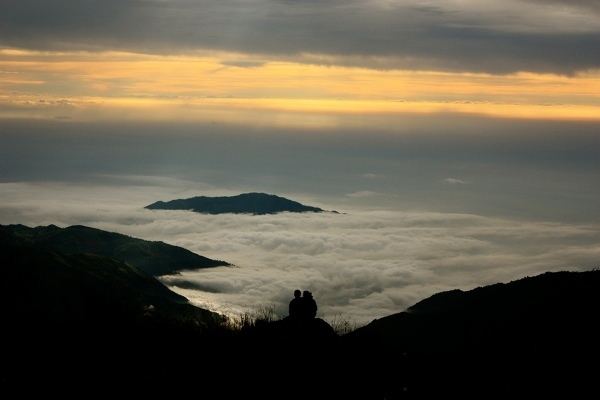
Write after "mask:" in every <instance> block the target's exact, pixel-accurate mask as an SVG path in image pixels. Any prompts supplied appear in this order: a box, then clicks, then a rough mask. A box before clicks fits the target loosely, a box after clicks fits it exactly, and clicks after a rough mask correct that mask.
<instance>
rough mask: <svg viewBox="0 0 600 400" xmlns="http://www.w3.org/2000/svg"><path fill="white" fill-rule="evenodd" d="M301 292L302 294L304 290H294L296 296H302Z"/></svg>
mask: <svg viewBox="0 0 600 400" xmlns="http://www.w3.org/2000/svg"><path fill="white" fill-rule="evenodd" d="M301 294H302V292H300V290H298V289H296V290H294V297H300V295H301Z"/></svg>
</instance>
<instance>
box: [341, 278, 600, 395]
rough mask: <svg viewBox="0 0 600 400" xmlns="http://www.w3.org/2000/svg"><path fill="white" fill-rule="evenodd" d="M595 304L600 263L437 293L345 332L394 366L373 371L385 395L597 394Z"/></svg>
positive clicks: (599, 348) (599, 297) (599, 304)
mask: <svg viewBox="0 0 600 400" xmlns="http://www.w3.org/2000/svg"><path fill="white" fill-rule="evenodd" d="M599 310H600V271H598V270H593V271H587V272H556V273H545V274H542V275H539V276H535V277H527V278H524V279H520V280H517V281H513V282H510V283H507V284H501V283H499V284H494V285H490V286H485V287H479V288H477V289H474V290H470V291H461V290H452V291H448V292H443V293H438V294H436V295H434V296H431V297H430V298H428V299H426V300H423V301H421V302H419V303H417V304H415V305H414V306H412V307H410V308H409V309H408V310H407V311H405V312H401V313H398V314H394V315H390V316H387V317H384V318H381V319H377V320H374V321H373V322H371V323H370V324H368V325H367V326H365V327H362V328H360V329H358V330H356V331H354V332H353V333H351V334H349V335H348V336H347V337H346V338H345V339H346V340H348V341H349V343H353V344H354V345H356V346H358V347H359V348H361V349H363V355H364V356H365V358H367V359H369V360H370V361H371V362H373V363H378V364H380V365H390V364H393V365H395V366H396V367H395V368H392V369H386V368H382V369H379V370H378V374H379V379H380V382H381V385H382V386H384V387H386V388H387V390H388V391H389V393H388V398H403V396H404V395H405V394H406V393H405V391H410V392H412V393H419V396H426V397H427V396H430V395H444V394H448V393H454V394H457V395H460V396H467V395H469V396H479V395H484V397H487V396H489V395H498V394H501V395H508V396H511V397H512V396H516V395H519V394H524V393H527V394H532V395H533V394H535V393H538V394H539V393H544V394H547V395H548V394H557V393H560V394H562V395H569V396H577V395H578V394H582V393H585V392H586V391H588V390H592V391H594V392H595V393H597V394H598V388H597V387H596V386H595V385H594V384H593V382H594V379H595V378H594V377H592V376H591V371H592V370H591V369H589V368H588V367H586V365H589V363H593V362H594V360H597V357H598V356H599V355H600V342H599V341H598V337H600V336H599V335H600V324H598V312H599ZM372 354H379V356H375V357H373V356H371V355H372Z"/></svg>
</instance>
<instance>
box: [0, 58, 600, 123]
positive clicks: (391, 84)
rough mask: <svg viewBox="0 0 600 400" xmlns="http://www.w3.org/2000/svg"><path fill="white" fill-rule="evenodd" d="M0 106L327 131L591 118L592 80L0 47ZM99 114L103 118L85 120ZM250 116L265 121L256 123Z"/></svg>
mask: <svg viewBox="0 0 600 400" xmlns="http://www.w3.org/2000/svg"><path fill="white" fill-rule="evenodd" d="M0 104H3V105H4V106H5V108H6V110H7V111H4V112H0V117H10V116H13V117H14V116H19V117H27V115H30V116H31V117H43V116H44V115H47V116H52V115H57V113H58V114H61V115H62V114H64V115H65V116H67V117H70V118H74V119H77V118H80V119H81V118H83V119H89V118H93V116H94V115H96V116H97V118H102V119H110V118H111V115H120V116H121V117H127V118H138V119H148V120H153V119H166V120H168V119H170V118H172V119H181V118H184V119H189V120H195V119H198V120H207V119H208V120H213V119H216V120H219V121H220V120H221V119H225V120H226V119H228V118H233V119H234V120H236V119H239V118H242V116H241V114H244V113H246V114H248V115H246V116H244V117H243V118H246V117H248V118H250V119H252V118H259V119H260V118H263V119H265V120H267V119H269V118H273V119H279V120H281V117H282V116H287V117H289V116H290V115H294V116H293V118H292V119H298V120H299V119H300V118H302V117H303V116H304V118H309V116H311V117H310V118H312V120H313V121H329V122H327V123H325V122H321V123H324V124H325V125H327V124H328V123H338V122H331V121H337V120H339V119H340V118H339V116H342V115H354V116H360V115H365V116H377V115H381V116H391V115H400V114H406V113H416V114H424V113H462V114H476V115H483V116H493V117H500V118H528V119H551V120H556V119H558V120H600V72H588V73H581V74H578V75H575V76H559V75H552V74H535V73H517V74H512V75H490V74H474V73H450V72H434V71H402V70H385V71H382V70H374V69H366V68H348V67H341V66H323V65H307V64H301V63H295V62H290V61H278V60H262V59H261V60H258V61H254V60H253V59H252V58H251V57H250V56H247V55H241V54H228V53H215V54H205V55H198V56H155V55H144V54H133V53H123V52H108V53H85V52H79V53H64V52H55V53H53V52H32V51H25V50H20V49H0ZM107 109H110V110H111V112H110V113H103V112H97V113H96V114H94V110H97V111H102V110H104V111H106V110H107ZM150 109H151V110H152V112H151V113H148V110H150ZM252 111H260V112H264V113H266V114H265V116H263V117H258V116H257V115H256V114H255V115H252ZM236 113H241V114H240V115H238V116H236V115H235V114H236ZM219 116H220V117H219ZM329 117H330V118H329ZM224 122H227V121H224ZM280 122H281V123H285V121H280ZM290 123H291V124H293V123H294V122H293V121H291V122H290ZM317 125H318V124H317Z"/></svg>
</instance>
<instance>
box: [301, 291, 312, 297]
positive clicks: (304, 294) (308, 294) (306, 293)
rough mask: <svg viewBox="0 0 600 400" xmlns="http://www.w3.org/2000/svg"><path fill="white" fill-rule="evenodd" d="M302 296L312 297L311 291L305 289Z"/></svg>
mask: <svg viewBox="0 0 600 400" xmlns="http://www.w3.org/2000/svg"><path fill="white" fill-rule="evenodd" d="M302 297H312V293H311V292H309V291H308V290H305V291H304V292H302Z"/></svg>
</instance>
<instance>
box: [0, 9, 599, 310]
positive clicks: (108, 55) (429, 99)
mask: <svg viewBox="0 0 600 400" xmlns="http://www.w3.org/2000/svg"><path fill="white" fill-rule="evenodd" d="M599 182H600V2H598V1H597V0H571V1H567V0H503V1H497V0H437V1H433V0H405V1H402V0H53V1H48V0H1V1H0V223H26V224H29V225H36V224H49V223H56V224H58V225H61V226H66V225H68V224H74V223H82V224H86V225H91V226H96V227H102V228H105V229H109V230H114V231H119V232H123V233H127V234H130V235H134V236H140V237H143V238H148V239H153V240H165V241H167V242H170V243H174V244H178V245H181V246H184V247H187V248H190V249H193V250H194V251H198V252H199V253H201V254H204V255H207V256H211V257H213V258H219V259H226V260H230V261H234V262H236V263H238V264H244V263H247V264H248V265H251V266H253V267H256V268H259V266H261V265H264V266H266V267H265V268H268V269H269V271H272V274H267V275H268V276H269V277H271V278H269V279H267V278H265V277H263V278H257V275H252V274H249V275H244V274H247V271H248V270H243V269H241V270H239V271H237V272H236V274H240V275H239V279H238V280H236V281H235V282H236V285H234V286H235V293H237V294H239V293H242V292H243V293H244V294H243V296H241V297H239V298H236V300H235V301H234V300H231V301H230V303H228V304H229V306H231V307H233V308H236V307H238V308H239V306H240V304H254V303H256V302H258V301H259V300H258V299H257V298H256V296H255V297H252V296H250V295H248V293H249V292H244V291H245V290H247V288H248V285H250V286H252V287H255V288H264V290H265V291H267V292H268V295H269V296H270V298H271V299H272V300H274V301H275V300H277V301H283V302H284V303H285V301H284V300H285V299H286V297H287V296H288V289H289V288H288V287H287V285H288V284H289V285H294V282H296V281H294V280H293V279H291V278H289V276H288V275H285V274H288V273H290V274H292V275H293V274H294V273H295V274H298V275H293V278H294V279H297V281H300V282H305V283H307V284H308V283H314V282H319V284H320V285H322V288H323V287H325V286H327V285H333V286H332V287H333V289H332V291H337V292H336V293H338V294H339V296H338V297H336V298H332V299H331V302H330V304H329V307H331V310H341V311H343V312H354V313H355V315H357V316H359V318H360V319H363V320H367V319H368V318H369V317H373V316H375V315H374V314H372V313H371V314H370V313H369V312H368V311H365V310H368V309H369V307H370V306H373V307H375V308H376V309H377V310H378V312H377V313H376V314H377V315H384V314H385V313H388V312H391V311H393V310H394V309H395V308H396V307H401V306H406V305H408V304H410V302H411V301H414V300H418V299H419V298H422V296H424V295H427V294H431V293H433V292H434V291H435V290H440V289H444V288H454V287H464V288H469V287H471V286H473V285H479V284H482V283H493V282H495V281H498V280H501V279H505V280H506V279H513V278H517V277H520V276H522V275H523V274H526V273H536V272H542V271H546V270H557V269H564V268H567V267H569V266H571V267H573V268H581V269H585V268H588V267H591V266H593V265H595V266H597V260H598V255H600V247H599V245H598V243H599V242H598V238H599V237H600V225H599V224H600V184H599ZM247 191H260V192H268V193H274V194H279V195H284V196H286V197H290V198H293V199H295V200H299V201H302V202H305V203H307V204H310V205H316V206H321V207H323V208H326V209H336V210H339V211H343V212H346V213H347V214H340V215H347V217H343V218H348V220H341V219H335V218H334V219H331V220H329V219H328V221H329V222H328V224H327V229H325V228H324V225H322V222H319V221H315V220H310V221H309V220H303V219H302V220H297V219H293V218H292V219H288V217H289V216H286V217H285V218H284V217H281V218H283V219H277V218H274V219H265V220H264V221H263V220H260V221H262V222H260V221H259V222H260V223H255V221H258V220H257V219H248V218H246V217H244V218H240V219H235V218H234V217H232V216H229V217H227V219H214V218H212V219H209V220H207V219H203V217H199V216H196V217H194V218H196V219H194V221H195V223H194V224H190V222H189V221H188V219H187V217H185V216H184V215H179V214H177V215H176V214H172V215H171V217H165V216H156V215H154V214H147V212H146V211H143V210H141V208H142V207H143V206H145V205H146V204H149V203H152V202H154V201H157V200H170V199H173V198H178V197H183V196H193V195H203V194H207V195H228V194H238V193H241V192H247ZM364 213H367V214H364ZM369 213H374V214H372V215H371V214H369ZM406 213H408V214H406ZM257 218H258V217H257ZM328 218H329V217H328ZM336 218H338V217H336ZM339 218H342V217H339ZM235 221H237V223H238V224H239V225H236V223H235ZM369 221H370V222H371V224H370V225H369V224H368V222H369ZM432 221H433V222H432ZM457 221H458V222H457ZM263 223H264V225H261V224H263ZM198 226H210V227H211V229H212V230H210V231H209V230H207V229H206V228H202V229H200V228H198ZM363 226H370V228H368V229H366V231H363V230H362V227H363ZM261 227H262V228H261ZM265 227H266V228H265ZM277 227H279V228H277ZM283 227H284V228H285V229H284V228H283ZM508 227H510V229H509V228H508ZM269 229H273V230H274V231H276V232H277V234H273V235H271V236H268V237H266V236H265V237H263V235H267V233H268V232H269ZM232 231H234V232H235V233H236V234H235V235H234V234H233V233H232ZM498 232H503V233H502V234H498ZM390 237H392V238H393V239H390ZM191 238H195V239H194V240H192V239H191ZM261 238H262V239H261ZM454 239H456V240H457V241H458V242H457V241H455V240H454ZM361 240H365V241H366V242H367V243H370V244H371V249H375V250H374V252H372V253H373V254H375V253H376V254H377V255H376V256H375V255H373V254H371V253H369V254H367V252H366V251H364V248H362V247H361ZM321 242H323V243H325V245H321V244H320V243H321ZM291 243H298V248H293V246H292V245H291ZM302 243H304V245H302ZM377 243H386V244H385V246H383V247H382V246H379V245H378V244H377ZM340 249H341V250H340ZM344 249H345V250H344ZM392 249H393V250H394V251H392ZM550 251H551V254H552V255H553V256H552V257H549V256H548V254H549V253H548V252H550ZM205 253H206V254H205ZM469 257H470V258H469ZM552 260H554V262H553V261H552ZM353 263H357V264H356V265H355V264H353ZM371 263H373V265H376V266H378V267H376V268H380V271H381V273H382V274H383V275H377V274H374V273H373V271H372V270H367V269H364V270H363V269H361V268H362V267H363V266H366V265H371ZM333 264H336V265H338V266H339V267H340V268H341V269H343V268H344V267H345V266H347V267H348V268H350V269H345V270H344V271H345V272H344V273H340V275H339V276H337V275H335V274H334V275H335V276H331V275H328V274H329V272H328V273H325V272H323V271H326V270H327V268H329V267H330V266H331V265H333ZM476 265H477V266H478V267H475V266H476ZM302 266H305V267H306V268H307V269H306V272H305V273H304V272H303V273H299V272H298V271H300V270H301V268H302ZM465 266H470V267H465ZM280 267H281V268H283V271H285V274H283V275H281V271H282V269H279V268H280ZM469 268H471V269H469ZM477 268H479V269H477ZM467 270H468V271H467ZM244 271H246V272H244ZM290 271H294V272H293V273H292V272H290ZM349 271H352V272H351V273H350V272H349ZM415 271H418V272H415ZM465 271H467V272H465ZM227 274H229V275H227V276H223V277H221V276H217V275H218V274H217V275H216V276H203V277H201V279H204V280H205V281H206V282H209V281H211V280H212V281H214V282H216V283H215V285H216V286H215V287H213V288H212V289H211V290H212V292H210V293H213V294H214V293H221V292H227V290H231V293H233V292H234V290H233V289H231V288H230V286H228V285H230V284H231V282H229V281H228V280H227V279H229V278H230V277H231V276H233V275H232V274H233V272H227ZM392 275H393V276H395V278H393V279H392V278H390V279H388V280H385V279H383V278H382V276H392ZM281 276H286V277H287V278H285V279H289V280H290V281H289V282H288V281H286V285H284V284H282V283H281V280H282V279H284V278H281ZM272 277H279V278H277V279H275V278H272ZM324 277H325V278H324ZM280 278H281V279H280ZM338 278H339V279H338ZM190 279H192V278H190ZM193 279H196V278H193ZM278 279H279V280H278ZM223 282H227V283H226V284H224V283H223ZM248 282H251V284H250V283H248ZM332 282H335V284H334V283H332ZM365 282H367V283H365ZM382 282H383V283H382ZM398 282H401V283H398ZM242 283H243V284H242ZM271 284H272V286H269V285H271ZM362 284H364V286H363V287H362V289H361V290H360V291H357V290H355V289H356V287H357V286H360V285H362ZM461 285H462V286H461ZM188 286H190V285H188ZM400 287H401V288H402V293H401V295H399V294H398V291H399V290H400V289H399V288H400ZM227 288H230V289H227ZM339 288H345V289H344V290H342V289H339ZM346 289H347V290H346ZM363 289H364V290H363ZM338 290H339V291H338ZM317 293H318V292H317ZM325 293H326V291H325V290H324V289H323V291H322V292H321V294H322V296H325ZM186 295H188V296H190V297H192V298H193V297H194V295H193V294H190V293H186ZM248 296H249V297H248ZM370 296H371V297H370ZM372 296H375V297H376V299H375V300H373V301H372V299H373V298H374V297H372ZM398 296H400V297H401V298H400V297H398ZM217 297H218V296H217ZM202 301H206V299H204V300H202ZM211 301H214V302H215V303H218V305H222V303H221V302H222V301H223V299H222V298H212V299H211ZM202 304H204V303H202ZM217 308H218V307H217ZM349 310H350V311H349Z"/></svg>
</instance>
